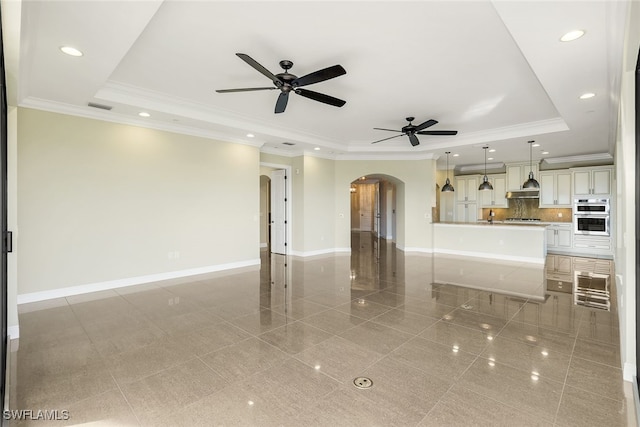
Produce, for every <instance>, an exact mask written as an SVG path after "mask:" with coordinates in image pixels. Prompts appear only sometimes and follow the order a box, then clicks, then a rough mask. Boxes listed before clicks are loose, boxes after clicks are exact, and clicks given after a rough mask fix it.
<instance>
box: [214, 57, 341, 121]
mask: <svg viewBox="0 0 640 427" xmlns="http://www.w3.org/2000/svg"><path fill="white" fill-rule="evenodd" d="M236 55H237V56H238V57H239V58H240V59H242V60H243V61H244V62H246V63H247V64H249V65H250V66H251V67H253V68H254V69H256V70H257V71H258V72H260V73H261V74H263V75H265V76H266V77H267V78H269V80H271V81H272V82H273V84H274V86H269V87H250V88H241V89H219V90H216V92H218V93H229V92H249V91H254V90H273V89H280V96H278V101H277V102H276V108H275V113H283V112H284V110H285V108H287V102H288V101H289V93H290V92H293V93H296V94H298V95H300V96H304V97H305V98H309V99H313V100H314V101H318V102H322V103H324V104H329V105H333V106H334V107H342V106H343V105H344V104H346V101H343V100H342V99H338V98H334V97H333V96H329V95H325V94H323V93H318V92H314V91H311V90H308V89H301V88H300V87H301V86H307V85H310V84H313V83H320V82H323V81H325V80H329V79H333V78H335V77H338V76H341V75H343V74H346V73H347V72H346V71H345V69H344V68H342V66H341V65H334V66H332V67H327V68H323V69H322V70H318V71H315V72H313V73H310V74H307V75H304V76H302V77H297V76H294V75H293V74H291V73H289V69H290V68H291V67H293V62H291V61H289V60H283V61H280V67H282V69H283V70H284V73H279V74H273V73H272V72H271V71H269V70H267V69H266V68H265V67H263V66H262V65H260V64H259V63H258V62H257V61H256V60H255V59H253V58H252V57H250V56H249V55H247V54H245V53H236Z"/></svg>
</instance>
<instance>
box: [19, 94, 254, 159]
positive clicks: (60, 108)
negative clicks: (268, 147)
mask: <svg viewBox="0 0 640 427" xmlns="http://www.w3.org/2000/svg"><path fill="white" fill-rule="evenodd" d="M20 107H24V108H34V109H37V110H43V111H49V112H52V113H59V114H68V115H71V116H77V117H84V118H87V119H95V120H102V121H106V122H111V123H118V124H124V125H131V126H139V127H143V128H147V129H156V130H161V131H165V132H173V133H178V134H184V135H190V136H197V137H201V138H206V139H212V140H216V141H222V142H231V143H236V144H243V145H250V146H253V147H258V148H259V147H262V145H263V142H258V141H246V140H242V139H238V140H235V141H233V140H230V139H229V137H228V135H224V134H221V133H220V134H218V133H216V132H210V131H206V130H203V129H198V128H193V127H188V126H181V125H177V124H176V125H172V124H168V123H164V122H154V121H153V120H149V119H137V118H134V117H131V116H127V115H123V114H118V113H116V112H113V111H105V110H101V109H98V108H92V107H89V106H87V107H84V108H83V107H78V106H75V105H70V104H64V103H60V102H54V101H49V100H44V99H38V98H26V99H24V100H23V101H22V102H21V103H20Z"/></svg>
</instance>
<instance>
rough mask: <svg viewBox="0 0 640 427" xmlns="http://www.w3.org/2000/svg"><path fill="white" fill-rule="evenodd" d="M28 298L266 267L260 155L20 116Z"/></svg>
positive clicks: (37, 114)
mask: <svg viewBox="0 0 640 427" xmlns="http://www.w3.org/2000/svg"><path fill="white" fill-rule="evenodd" d="M18 193H19V194H20V197H19V199H18V225H19V228H20V233H19V237H18V239H19V242H18V244H19V248H20V252H19V258H18V282H19V283H18V294H19V295H22V294H29V293H34V292H43V291H51V290H56V289H58V288H66V287H73V286H79V285H87V284H95V283H100V282H108V281H117V280H122V279H126V278H135V277H141V276H147V275H157V274H163V273H172V272H180V271H191V270H194V269H210V268H215V266H221V265H224V266H229V265H239V264H248V263H255V262H257V260H258V259H259V243H260V242H259V221H258V218H259V209H260V208H259V200H260V195H259V151H258V148H256V147H251V146H246V145H239V144H231V143H223V142H218V141H213V140H208V139H204V138H198V137H192V136H185V135H178V134H173V133H168V132H161V131H157V130H151V129H146V128H140V127H133V126H127V125H120V124H113V123H108V122H102V121H97V120H90V119H84V118H78V117H74V116H68V115H61V114H54V113H48V112H43V111H37V110H30V109H19V112H18Z"/></svg>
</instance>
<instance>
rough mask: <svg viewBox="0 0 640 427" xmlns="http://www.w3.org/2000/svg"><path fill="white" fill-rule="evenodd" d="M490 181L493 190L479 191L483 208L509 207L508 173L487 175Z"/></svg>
mask: <svg viewBox="0 0 640 427" xmlns="http://www.w3.org/2000/svg"><path fill="white" fill-rule="evenodd" d="M487 178H489V182H490V183H491V185H492V186H493V191H479V192H478V193H480V200H481V202H482V207H483V208H508V207H509V200H507V198H506V197H505V196H506V194H507V175H506V174H504V173H502V174H493V175H487Z"/></svg>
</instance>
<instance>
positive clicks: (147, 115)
mask: <svg viewBox="0 0 640 427" xmlns="http://www.w3.org/2000/svg"><path fill="white" fill-rule="evenodd" d="M138 115H139V116H140V117H151V114H149V113H146V112H144V111H141V112H139V113H138Z"/></svg>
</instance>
